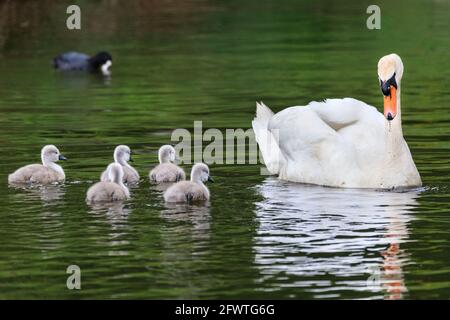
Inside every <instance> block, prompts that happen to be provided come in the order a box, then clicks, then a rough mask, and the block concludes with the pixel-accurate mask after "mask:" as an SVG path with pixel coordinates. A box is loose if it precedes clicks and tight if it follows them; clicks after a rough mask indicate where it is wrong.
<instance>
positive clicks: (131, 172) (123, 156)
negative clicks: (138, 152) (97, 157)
mask: <svg viewBox="0 0 450 320" xmlns="http://www.w3.org/2000/svg"><path fill="white" fill-rule="evenodd" d="M128 161H131V162H133V159H132V158H131V149H130V147H128V146H125V145H119V146H117V147H116V148H115V149H114V162H116V163H118V164H120V165H121V166H122V168H123V182H124V183H128V184H130V183H137V182H139V173H138V172H137V171H136V169H134V168H133V167H132V166H130V165H129V164H128ZM100 181H104V182H107V181H110V180H108V174H107V170H105V171H103V173H102V175H101V176H100Z"/></svg>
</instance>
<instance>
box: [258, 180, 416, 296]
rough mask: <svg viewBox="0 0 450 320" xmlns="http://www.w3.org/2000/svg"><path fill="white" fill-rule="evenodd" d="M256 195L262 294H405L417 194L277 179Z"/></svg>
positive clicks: (412, 191)
mask: <svg viewBox="0 0 450 320" xmlns="http://www.w3.org/2000/svg"><path fill="white" fill-rule="evenodd" d="M257 190H258V191H259V193H260V194H261V195H262V196H263V198H264V199H263V200H262V201H260V202H259V203H257V204H256V210H257V212H256V215H257V220H258V221H259V227H258V232H257V236H256V239H255V248H254V249H255V263H256V265H257V266H258V268H259V270H260V273H261V279H260V281H261V282H262V283H266V284H267V286H266V287H267V290H276V289H277V287H278V288H281V287H283V286H285V285H286V286H289V287H308V288H312V289H308V291H309V292H310V293H312V294H313V296H314V297H329V298H333V297H334V298H338V297H341V295H340V294H339V292H342V290H349V291H358V292H364V291H366V292H368V293H373V294H369V295H367V296H368V297H370V296H371V297H374V298H387V299H396V298H402V296H403V293H404V292H406V291H407V288H406V287H405V282H404V275H403V269H402V268H403V267H404V265H406V264H408V263H410V261H409V256H408V254H407V253H406V252H405V251H404V250H402V249H401V248H400V247H401V243H403V242H405V241H408V237H409V230H408V226H409V223H410V221H411V220H412V219H413V217H412V213H411V211H412V210H413V209H414V208H415V207H416V206H417V205H418V203H417V200H416V199H417V198H418V197H419V192H420V190H410V191H405V192H388V191H375V190H363V189H338V188H326V187H320V186H312V185H303V184H294V183H288V182H283V181H280V180H278V179H276V178H268V179H266V180H265V181H264V182H263V183H262V184H261V185H260V186H258V187H257ZM286 278H289V279H290V281H286ZM292 281H293V282H294V283H292ZM349 296H351V294H350V295H349Z"/></svg>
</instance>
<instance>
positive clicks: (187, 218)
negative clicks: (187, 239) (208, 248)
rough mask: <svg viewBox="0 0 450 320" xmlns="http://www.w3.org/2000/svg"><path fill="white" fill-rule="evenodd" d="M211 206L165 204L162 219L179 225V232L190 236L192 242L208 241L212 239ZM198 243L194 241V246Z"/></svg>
mask: <svg viewBox="0 0 450 320" xmlns="http://www.w3.org/2000/svg"><path fill="white" fill-rule="evenodd" d="M209 206H210V204H209V202H208V203H204V204H198V205H197V204H193V205H192V204H168V203H166V204H165V209H164V210H162V211H161V218H163V219H165V220H167V221H171V222H173V223H177V225H178V226H179V228H178V230H177V232H180V231H182V232H184V233H187V234H190V235H191V237H192V240H207V239H209V237H210V228H211V214H210V207H209ZM197 243H198V242H196V241H194V244H197Z"/></svg>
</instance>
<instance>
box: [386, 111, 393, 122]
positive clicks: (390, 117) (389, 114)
mask: <svg viewBox="0 0 450 320" xmlns="http://www.w3.org/2000/svg"><path fill="white" fill-rule="evenodd" d="M386 119H388V120H389V121H391V120H394V117H393V116H392V113H390V112H388V114H387V117H386Z"/></svg>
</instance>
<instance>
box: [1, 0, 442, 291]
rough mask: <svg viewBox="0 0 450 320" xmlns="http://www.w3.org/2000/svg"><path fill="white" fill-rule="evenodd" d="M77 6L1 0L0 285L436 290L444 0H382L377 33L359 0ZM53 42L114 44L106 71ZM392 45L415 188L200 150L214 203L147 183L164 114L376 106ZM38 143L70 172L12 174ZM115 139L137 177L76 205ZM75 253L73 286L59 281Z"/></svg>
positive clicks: (81, 46)
mask: <svg viewBox="0 0 450 320" xmlns="http://www.w3.org/2000/svg"><path fill="white" fill-rule="evenodd" d="M75 2H76V3H78V4H79V5H80V6H81V9H82V30H81V31H69V30H67V29H66V28H65V19H66V17H67V15H66V13H65V10H66V7H67V5H68V4H71V3H73V1H68V2H67V3H64V1H60V2H56V1H45V0H44V1H39V2H38V1H20V2H19V1H0V115H1V117H0V148H1V149H0V150H1V151H0V153H1V156H0V181H1V183H0V193H1V197H0V207H1V209H0V298H3V299H5V298H58V299H59V298H401V297H403V298H420V299H430V298H443V299H448V298H450V242H449V241H450V231H449V230H450V189H449V188H450V185H449V175H450V161H449V151H450V142H449V137H450V115H449V112H448V110H449V107H450V106H449V98H450V89H449V88H450V81H449V78H450V59H449V50H450V31H449V30H450V3H449V2H448V1H438V0H435V1H391V0H389V1H379V2H378V4H379V5H380V7H381V14H382V29H381V30H374V31H370V30H368V29H367V28H366V18H367V17H368V15H367V14H366V8H367V6H368V5H369V4H371V3H372V1H242V0H241V1H206V0H205V1H163V0H153V1H144V0H142V1H123V2H119V1H75ZM67 50H78V51H82V52H87V53H95V52H97V51H99V50H108V51H110V52H111V53H112V55H113V59H114V61H113V63H114V64H113V68H112V70H113V74H112V77H111V78H110V79H103V78H102V77H96V76H86V75H72V76H69V75H63V74H60V73H57V72H54V70H52V69H51V67H50V60H51V58H52V57H53V56H54V55H56V54H58V53H59V52H63V51H67ZM391 52H396V53H398V54H399V55H400V56H401V57H402V58H403V62H404V64H405V74H404V78H403V81H402V86H403V87H402V111H403V119H404V124H403V130H404V133H405V137H406V139H407V141H408V143H409V146H410V148H411V151H412V154H413V156H414V159H415V161H416V164H417V167H418V169H419V171H420V172H421V175H422V179H423V182H424V188H422V189H419V190H412V191H409V192H405V193H392V192H374V191H358V190H339V189H331V188H320V187H313V186H302V185H296V184H289V183H283V182H279V181H277V180H276V179H274V178H267V177H264V176H261V175H260V174H259V172H260V167H261V166H260V165H239V166H238V165H212V166H211V172H212V174H213V176H214V177H215V178H216V183H215V184H213V185H210V190H211V193H212V200H211V202H210V204H209V205H207V206H197V207H196V206H178V207H166V206H165V205H164V202H163V200H162V196H161V192H160V191H158V190H157V189H155V188H154V187H152V186H150V184H149V183H148V181H146V179H145V178H146V176H147V172H148V170H149V169H150V168H151V167H152V166H153V165H154V164H155V163H156V162H157V154H156V150H157V149H158V147H159V146H160V145H162V144H165V143H168V142H170V133H171V131H172V130H173V129H175V128H187V129H189V130H192V126H193V121H195V120H202V121H203V127H204V128H205V129H206V128H218V129H220V130H222V131H225V129H226V128H244V129H246V128H249V127H250V124H251V120H252V118H253V115H254V110H255V101H256V100H263V101H264V102H265V103H266V104H267V105H269V106H271V107H272V108H273V109H274V110H281V109H282V108H284V107H286V106H290V105H304V104H307V103H308V102H309V101H311V100H320V99H324V98H328V97H345V96H351V97H354V98H357V99H360V100H363V101H365V102H367V103H369V104H372V105H374V106H377V107H378V108H380V107H381V105H382V97H381V93H380V90H379V87H378V79H377V74H376V63H377V61H378V59H379V58H380V57H381V56H383V55H385V54H387V53H391ZM49 143H52V144H55V145H57V146H59V147H60V149H61V151H62V152H63V153H64V154H65V155H66V156H67V157H68V158H69V159H70V160H69V161H68V162H67V163H64V164H63V166H64V169H65V171H66V175H67V181H66V183H65V185H63V186H61V187H48V188H33V189H26V190H21V189H14V188H10V187H8V185H7V174H8V173H10V172H12V171H13V170H15V169H16V168H17V167H19V166H22V165H25V164H28V163H32V162H38V161H39V152H40V148H41V147H42V146H43V145H45V144H49ZM117 144H128V145H129V146H131V148H132V149H133V151H134V152H135V166H136V168H137V169H138V170H139V172H140V173H141V175H142V177H143V178H144V179H143V181H142V182H141V184H140V185H139V187H138V188H136V189H133V190H132V199H131V200H130V201H127V202H125V203H124V204H123V205H118V206H115V207H112V208H90V207H88V206H87V205H86V204H85V202H84V198H85V192H86V190H87V188H88V187H89V186H90V185H91V184H92V183H93V182H94V181H96V180H97V179H98V176H99V174H100V172H101V171H102V170H103V169H104V167H105V166H106V164H108V163H109V162H110V161H111V158H112V150H113V149H114V146H115V145H117ZM189 168H190V166H188V165H186V166H185V169H187V170H189ZM71 264H76V265H79V266H80V268H81V270H82V290H79V291H70V290H68V289H67V288H66V278H67V276H68V275H67V274H66V268H67V266H68V265H71ZM369 277H370V278H369ZM368 278H369V280H374V281H373V282H369V283H367V281H366V280H367V279H368ZM368 284H369V286H368Z"/></svg>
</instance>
